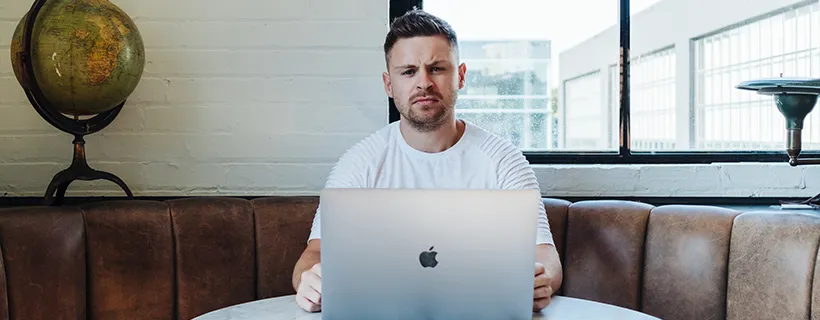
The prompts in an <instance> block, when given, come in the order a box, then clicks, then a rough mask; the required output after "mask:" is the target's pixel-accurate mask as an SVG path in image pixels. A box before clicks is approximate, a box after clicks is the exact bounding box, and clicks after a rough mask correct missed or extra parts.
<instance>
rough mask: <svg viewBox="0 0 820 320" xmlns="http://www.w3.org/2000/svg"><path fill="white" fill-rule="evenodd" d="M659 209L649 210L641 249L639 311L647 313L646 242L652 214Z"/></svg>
mask: <svg viewBox="0 0 820 320" xmlns="http://www.w3.org/2000/svg"><path fill="white" fill-rule="evenodd" d="M657 208H658V207H654V206H653V207H652V208H651V209H649V213H648V214H647V215H646V224H645V225H644V228H643V243H642V244H641V248H643V250H641V276H640V277H638V310H639V311H645V306H644V299H643V296H644V292H643V290H644V284H645V283H646V279H645V278H646V250H648V249H647V246H646V242H647V238H648V237H649V222H650V221H652V213H653V212H655V209H657Z"/></svg>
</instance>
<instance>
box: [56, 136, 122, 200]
mask: <svg viewBox="0 0 820 320" xmlns="http://www.w3.org/2000/svg"><path fill="white" fill-rule="evenodd" d="M76 180H82V181H93V180H108V181H111V182H113V183H116V184H117V185H118V186H119V187H120V188H122V189H123V190H124V191H125V194H126V195H128V198H133V197H134V195H133V194H132V193H131V190H130V189H128V186H127V185H126V184H125V182H123V181H122V179H120V178H119V177H117V176H115V175H114V174H112V173H108V172H104V171H99V170H94V169H91V167H89V166H88V162H87V161H86V159H85V140H84V139H83V137H82V136H80V135H77V136H75V137H74V158H73V159H72V160H71V166H69V167H68V168H67V169H65V170H63V171H60V172H58V173H57V174H56V175H54V178H53V179H51V183H49V184H48V188H47V189H46V195H45V205H48V206H52V205H54V206H57V205H61V204H62V202H63V198H64V197H65V192H66V190H67V189H68V185H70V184H71V183H72V182H74V181H76ZM55 192H56V194H55Z"/></svg>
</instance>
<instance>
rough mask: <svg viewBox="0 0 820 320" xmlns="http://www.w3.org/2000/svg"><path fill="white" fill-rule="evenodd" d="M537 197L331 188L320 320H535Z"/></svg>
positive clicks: (326, 193) (325, 214) (324, 197)
mask: <svg viewBox="0 0 820 320" xmlns="http://www.w3.org/2000/svg"><path fill="white" fill-rule="evenodd" d="M537 199H540V195H538V193H537V191H535V190H430V189H426V190H424V189H324V190H323V191H322V193H321V202H320V205H321V220H322V221H321V234H322V248H321V250H322V258H321V261H322V319H325V320H327V319H330V320H334V319H494V320H499V319H532V314H533V313H532V300H533V299H532V298H533V280H534V275H535V273H534V265H535V240H536V223H537V216H538V204H539V203H538V200H537Z"/></svg>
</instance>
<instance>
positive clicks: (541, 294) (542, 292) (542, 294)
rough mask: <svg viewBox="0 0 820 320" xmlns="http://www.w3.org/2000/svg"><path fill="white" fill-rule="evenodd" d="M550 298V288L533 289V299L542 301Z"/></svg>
mask: <svg viewBox="0 0 820 320" xmlns="http://www.w3.org/2000/svg"><path fill="white" fill-rule="evenodd" d="M551 296H552V287H551V286H541V287H537V288H535V290H534V291H533V299H536V300H537V299H543V298H549V297H551Z"/></svg>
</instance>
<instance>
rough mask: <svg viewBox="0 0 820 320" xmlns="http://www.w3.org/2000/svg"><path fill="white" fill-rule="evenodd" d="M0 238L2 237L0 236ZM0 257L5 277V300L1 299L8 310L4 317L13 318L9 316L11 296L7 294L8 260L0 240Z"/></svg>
mask: <svg viewBox="0 0 820 320" xmlns="http://www.w3.org/2000/svg"><path fill="white" fill-rule="evenodd" d="M0 239H2V237H0ZM0 257H2V259H3V277H4V278H6V279H5V282H6V287H5V288H4V290H6V301H3V302H4V303H5V304H6V311H7V312H8V314H7V316H8V318H6V319H14V318H12V316H11V315H12V310H11V304H10V303H9V299H10V298H11V297H10V294H9V293H10V292H11V288H9V280H8V276H9V270H8V263H6V261H8V259H7V257H6V250H5V248H3V243H2V242H0Z"/></svg>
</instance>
